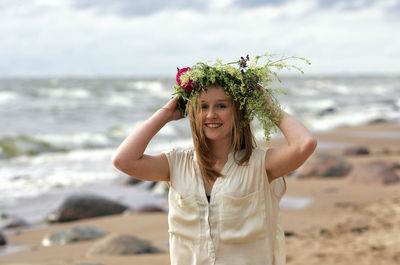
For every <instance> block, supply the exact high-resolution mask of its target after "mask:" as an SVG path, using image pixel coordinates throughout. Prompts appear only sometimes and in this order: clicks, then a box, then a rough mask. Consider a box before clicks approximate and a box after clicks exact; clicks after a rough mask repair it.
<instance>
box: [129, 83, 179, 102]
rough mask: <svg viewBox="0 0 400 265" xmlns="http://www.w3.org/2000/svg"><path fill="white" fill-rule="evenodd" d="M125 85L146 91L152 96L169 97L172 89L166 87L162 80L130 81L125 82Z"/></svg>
mask: <svg viewBox="0 0 400 265" xmlns="http://www.w3.org/2000/svg"><path fill="white" fill-rule="evenodd" d="M127 87H128V88H130V89H133V90H137V91H140V92H145V93H148V94H150V95H152V96H157V97H167V98H168V97H169V96H170V95H171V92H172V89H171V90H169V89H166V88H165V84H164V83H163V82H162V81H154V80H153V81H145V80H140V81H132V82H129V83H127Z"/></svg>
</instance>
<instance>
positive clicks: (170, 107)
mask: <svg viewBox="0 0 400 265" xmlns="http://www.w3.org/2000/svg"><path fill="white" fill-rule="evenodd" d="M161 110H164V111H168V112H169V115H170V116H169V120H170V121H175V120H179V119H182V118H183V116H182V115H181V112H180V111H179V109H178V96H175V97H174V98H173V99H171V100H170V101H169V102H168V103H167V104H166V105H165V106H164V107H162V108H161Z"/></svg>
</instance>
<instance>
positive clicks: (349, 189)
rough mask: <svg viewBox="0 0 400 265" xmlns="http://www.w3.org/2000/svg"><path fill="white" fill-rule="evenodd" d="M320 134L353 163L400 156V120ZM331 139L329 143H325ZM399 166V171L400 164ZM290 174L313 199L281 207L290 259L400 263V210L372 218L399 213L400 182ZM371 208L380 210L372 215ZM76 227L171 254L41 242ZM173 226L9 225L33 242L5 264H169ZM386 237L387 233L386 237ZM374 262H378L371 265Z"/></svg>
mask: <svg viewBox="0 0 400 265" xmlns="http://www.w3.org/2000/svg"><path fill="white" fill-rule="evenodd" d="M360 133H361V136H360ZM362 135H364V137H363V136H362ZM388 135H389V137H388ZM390 135H392V136H394V137H390ZM397 135H399V137H397ZM366 136H368V137H366ZM316 137H317V139H318V141H319V143H322V147H319V148H318V147H317V150H316V152H317V153H328V154H334V155H340V156H341V157H343V158H344V159H346V160H347V161H349V162H350V163H352V164H354V165H355V164H361V163H369V162H371V161H377V160H380V161H386V162H388V161H392V162H398V161H400V141H399V139H400V124H393V123H377V124H365V125H358V126H351V127H350V126H342V127H338V128H335V129H332V130H329V131H326V132H320V133H317V134H316ZM282 141H283V139H282V138H276V139H272V140H271V143H270V145H271V146H272V147H273V146H277V145H279V144H281V143H282ZM324 143H329V144H325V146H324ZM339 143H342V145H341V144H339ZM343 144H344V145H346V147H347V145H348V146H364V147H366V148H368V149H369V150H370V154H369V155H365V156H355V155H352V156H344V155H343V151H344V150H345V149H346V147H344V145H343ZM396 172H397V173H398V175H400V170H399V169H397V171H396ZM286 180H287V192H286V194H285V196H287V197H288V198H290V196H297V197H305V198H311V199H312V201H311V202H310V203H309V204H308V205H307V206H306V207H304V208H301V209H296V210H282V218H283V225H284V229H285V231H286V232H287V233H290V234H292V235H291V236H287V238H286V241H287V257H288V262H287V264H293V265H294V264H335V265H337V264H353V263H354V264H377V263H374V262H373V261H375V260H377V259H379V258H380V259H381V260H383V261H385V264H387V265H391V264H393V265H394V264H398V263H397V262H399V261H400V251H399V253H398V254H399V256H398V257H399V260H397V256H396V255H397V254H396V253H397V252H396V249H394V247H395V246H398V244H400V239H397V237H398V236H397V237H396V234H395V233H394V232H397V231H398V230H396V229H399V230H400V219H399V215H397V216H396V215H390V216H391V217H390V218H387V219H388V220H386V222H389V224H390V225H391V227H390V228H389V226H390V225H387V227H385V226H380V223H379V222H378V221H377V220H375V219H373V218H374V216H375V215H380V214H382V213H381V212H380V211H382V210H385V209H386V210H387V209H392V208H393V209H394V210H393V209H392V210H393V211H394V212H393V213H396V211H397V209H398V210H399V213H400V206H396V204H394V203H393V201H394V200H396V199H399V198H400V192H399V188H400V184H399V183H396V184H391V185H379V184H361V183H353V182H350V181H349V180H348V179H346V178H344V177H338V178H308V179H295V178H291V177H287V178H286ZM380 206H381V207H380ZM374 207H375V208H374ZM391 207H392V208H391ZM396 207H397V208H396ZM365 209H368V211H372V213H374V214H372V216H369V215H368V214H366V210H365ZM371 209H374V210H371ZM368 211H367V212H368ZM374 211H375V212H374ZM371 218H372V219H371ZM77 225H91V226H94V227H97V228H100V229H103V230H105V231H109V232H113V233H121V234H130V235H134V236H137V237H139V238H142V239H145V240H149V241H150V242H152V243H153V245H154V246H156V247H159V248H161V249H162V250H164V251H165V252H164V253H162V254H143V255H126V256H110V255H96V256H90V257H88V256H86V251H87V249H88V248H89V247H90V246H91V245H92V244H93V243H94V242H95V241H85V242H78V243H73V244H69V245H65V246H53V247H43V246H41V245H40V241H41V240H42V238H43V237H44V236H45V235H46V234H48V233H49V232H52V231H56V230H59V229H62V228H67V227H73V226H77ZM365 227H368V229H367V228H365ZM356 228H360V229H361V228H362V229H367V230H366V231H361V230H362V229H361V230H360V231H361V232H354V231H353V230H352V229H356ZM346 229H347V230H346ZM167 231H168V224H167V214H166V213H151V214H150V213H146V214H121V215H114V216H107V217H98V218H92V219H85V220H80V221H74V222H69V223H62V224H50V225H46V226H44V227H37V228H34V229H30V228H29V227H28V228H26V229H25V228H20V229H13V230H7V231H5V233H4V234H5V236H6V237H7V240H8V242H9V244H10V246H11V247H13V248H15V247H20V246H26V247H27V248H26V249H23V250H21V251H17V252H13V253H9V254H1V251H0V263H1V264H9V265H11V264H26V265H28V264H30V265H35V264H37V265H39V264H42V265H43V264H54V265H66V264H79V263H82V262H86V263H88V262H92V263H98V264H103V265H115V264H118V265H128V264H129V265H131V264H135V263H136V264H150V265H152V264H154V265H155V264H157V265H158V264H169V254H168V232H167ZM356 231H358V230H356ZM397 235H398V234H397ZM381 237H383V238H385V239H384V240H381V241H379V239H382V238H381ZM372 239H373V240H372ZM371 240H372V241H371ZM370 241H371V242H372V243H371V242H370ZM396 244H397V245H396ZM0 248H1V247H0ZM349 249H352V250H353V251H349ZM360 253H361V254H362V255H361V254H360ZM340 257H342V259H340ZM369 261H370V262H371V263H368V262H369Z"/></svg>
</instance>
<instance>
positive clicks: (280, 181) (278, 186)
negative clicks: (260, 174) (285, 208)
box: [261, 147, 286, 202]
mask: <svg viewBox="0 0 400 265" xmlns="http://www.w3.org/2000/svg"><path fill="white" fill-rule="evenodd" d="M261 150H262V154H263V155H262V158H263V160H262V166H263V170H264V172H265V176H266V179H265V181H266V184H267V186H268V187H269V189H270V190H271V192H272V194H273V195H274V197H275V198H276V199H277V200H278V202H279V201H280V200H281V199H282V197H283V195H284V194H285V192H286V179H285V176H282V177H279V178H276V179H274V180H273V181H272V182H271V183H269V180H268V174H267V170H266V169H265V168H266V165H265V163H266V162H265V161H266V156H267V151H268V148H266V147H264V148H261Z"/></svg>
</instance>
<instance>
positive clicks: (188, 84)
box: [176, 67, 193, 92]
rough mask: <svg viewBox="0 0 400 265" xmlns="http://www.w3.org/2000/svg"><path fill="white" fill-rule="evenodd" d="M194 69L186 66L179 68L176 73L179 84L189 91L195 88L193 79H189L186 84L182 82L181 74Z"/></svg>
mask: <svg viewBox="0 0 400 265" xmlns="http://www.w3.org/2000/svg"><path fill="white" fill-rule="evenodd" d="M190 70H192V69H190V67H185V68H182V69H179V70H178V73H177V74H176V82H177V83H178V85H179V86H180V87H181V88H183V89H184V90H186V91H187V92H190V91H192V90H193V87H192V80H191V79H189V80H188V81H187V82H186V83H185V84H184V85H182V84H181V75H182V74H183V73H185V72H187V71H190Z"/></svg>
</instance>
